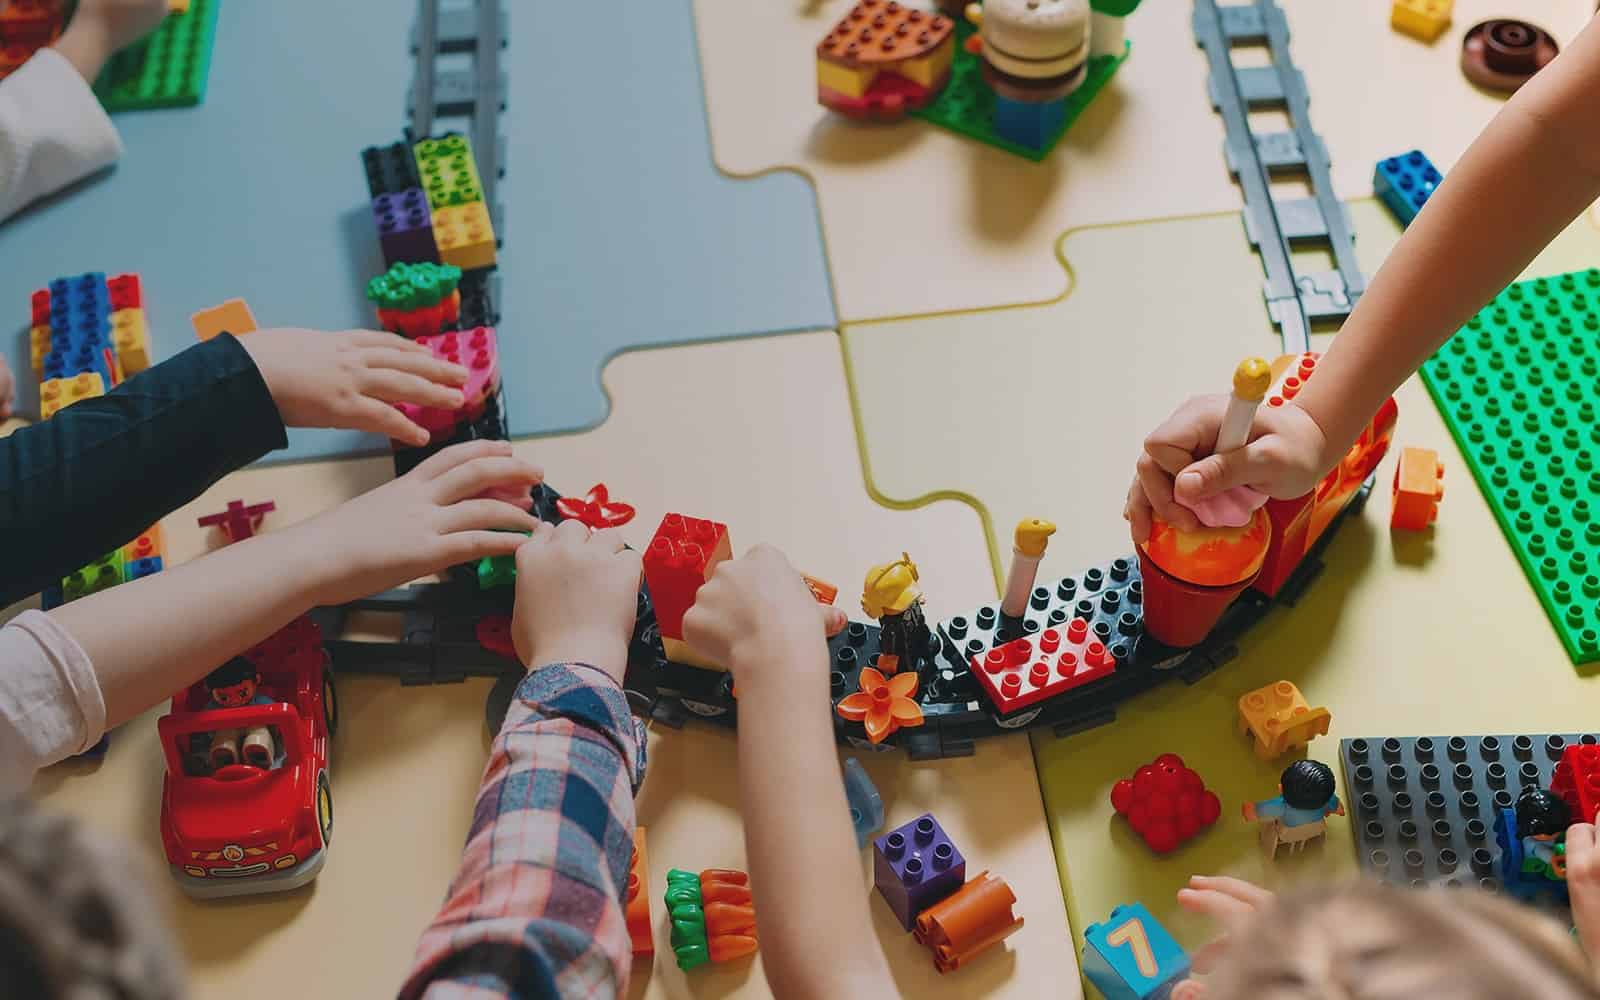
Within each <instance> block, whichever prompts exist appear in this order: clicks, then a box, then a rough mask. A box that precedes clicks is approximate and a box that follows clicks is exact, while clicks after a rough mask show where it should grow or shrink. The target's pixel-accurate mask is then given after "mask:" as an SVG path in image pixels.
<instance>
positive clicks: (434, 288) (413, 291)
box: [367, 262, 461, 312]
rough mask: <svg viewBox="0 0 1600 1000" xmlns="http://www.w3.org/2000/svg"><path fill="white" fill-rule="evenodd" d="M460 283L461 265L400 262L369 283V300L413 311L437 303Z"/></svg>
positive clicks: (392, 307) (386, 306)
mask: <svg viewBox="0 0 1600 1000" xmlns="http://www.w3.org/2000/svg"><path fill="white" fill-rule="evenodd" d="M460 283H461V268H459V267H454V266H452V265H450V264H432V263H420V264H408V263H404V262H402V263H399V264H395V265H393V266H391V267H390V268H389V270H387V271H385V272H384V273H382V274H380V275H378V276H377V277H376V278H373V279H372V280H371V281H369V282H367V300H368V301H369V302H373V303H375V304H376V305H377V307H378V308H379V309H398V310H400V311H402V312H410V311H411V310H413V309H426V308H428V307H430V306H436V305H438V304H439V303H440V302H443V301H444V300H445V299H447V298H449V297H450V296H451V295H452V294H453V293H454V292H455V290H456V286H458V285H459V284H460Z"/></svg>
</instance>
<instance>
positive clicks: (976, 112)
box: [911, 19, 1132, 163]
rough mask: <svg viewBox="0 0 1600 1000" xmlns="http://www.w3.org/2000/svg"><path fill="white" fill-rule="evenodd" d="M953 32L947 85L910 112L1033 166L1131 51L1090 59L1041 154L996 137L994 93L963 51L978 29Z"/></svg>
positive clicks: (1125, 47) (962, 26)
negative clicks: (1026, 161)
mask: <svg viewBox="0 0 1600 1000" xmlns="http://www.w3.org/2000/svg"><path fill="white" fill-rule="evenodd" d="M955 28H956V52H955V59H954V60H953V61H952V62H951V64H950V82H949V83H947V84H945V87H944V89H943V90H942V91H940V92H939V96H938V97H935V98H934V99H933V103H931V104H929V105H928V106H927V107H925V108H919V109H918V110H916V111H913V112H911V113H912V114H914V115H916V116H917V117H918V118H923V119H926V120H927V121H930V122H933V123H934V124H935V125H939V126H942V127H944V128H947V129H949V130H950V131H952V132H958V133H960V134H961V135H964V136H967V137H968V138H971V139H976V140H978V141H979V142H986V143H988V144H989V145H991V146H995V147H997V148H999V149H1003V150H1005V151H1006V152H1008V153H1015V154H1017V155H1018V156H1021V157H1024V158H1026V159H1029V160H1032V161H1034V162H1035V163H1037V162H1039V161H1040V160H1043V159H1044V158H1045V157H1047V156H1049V155H1050V152H1051V150H1053V149H1055V148H1056V144H1057V143H1058V142H1060V141H1061V137H1062V136H1063V135H1065V134H1066V131H1067V129H1069V128H1071V127H1072V123H1073V122H1075V121H1077V120H1078V116H1079V115H1081V114H1083V109H1084V108H1087V107H1088V106H1089V102H1090V101H1093V100H1094V99H1095V98H1096V97H1098V96H1100V91H1102V90H1104V89H1105V86H1106V84H1107V83H1109V82H1110V81H1111V78H1112V77H1113V76H1115V75H1116V72H1117V68H1118V67H1120V66H1121V65H1122V64H1123V62H1124V61H1125V60H1126V59H1127V58H1128V52H1129V51H1130V50H1131V48H1132V43H1130V42H1124V43H1123V44H1122V54H1121V55H1106V56H1095V57H1093V58H1091V59H1090V60H1089V68H1088V70H1087V71H1086V72H1085V74H1084V78H1083V83H1082V84H1080V85H1079V86H1078V89H1077V90H1074V91H1073V92H1072V93H1071V94H1070V95H1068V96H1067V107H1066V115H1065V116H1064V118H1063V120H1062V123H1061V131H1060V132H1057V133H1056V134H1055V135H1054V136H1053V137H1051V139H1050V141H1049V142H1047V143H1045V145H1044V148H1043V149H1034V148H1033V147H1031V146H1022V145H1018V144H1017V143H1014V142H1011V141H1010V140H1007V139H1002V138H1001V137H1000V136H998V135H995V133H994V127H993V124H992V123H993V121H994V91H993V90H990V89H989V85H988V84H987V83H984V82H983V57H982V56H978V55H973V54H972V53H971V52H968V51H967V48H966V43H967V39H968V38H969V37H971V36H972V35H973V34H975V33H976V32H977V30H978V29H977V28H974V27H973V26H972V25H971V24H968V23H967V22H966V21H965V20H962V19H957V20H956V25H955Z"/></svg>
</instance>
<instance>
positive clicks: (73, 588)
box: [61, 549, 123, 602]
mask: <svg viewBox="0 0 1600 1000" xmlns="http://www.w3.org/2000/svg"><path fill="white" fill-rule="evenodd" d="M122 581H123V571H122V550H121V549H118V550H117V551H115V552H113V553H111V554H110V555H108V556H102V557H101V558H99V559H96V560H95V561H94V562H92V563H90V564H89V565H87V566H85V567H84V568H83V569H80V570H78V571H77V572H76V573H73V574H72V575H71V576H67V577H63V578H62V579H61V600H62V601H63V602H66V601H76V600H77V599H78V598H80V597H88V596H89V595H90V594H97V593H99V592H100V591H102V590H110V589H111V588H112V587H115V586H117V585H118V584H120V583H122Z"/></svg>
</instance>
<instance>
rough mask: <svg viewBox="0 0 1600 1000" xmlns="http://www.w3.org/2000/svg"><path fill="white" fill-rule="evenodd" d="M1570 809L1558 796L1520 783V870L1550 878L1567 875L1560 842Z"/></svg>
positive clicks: (1518, 806)
mask: <svg viewBox="0 0 1600 1000" xmlns="http://www.w3.org/2000/svg"><path fill="white" fill-rule="evenodd" d="M1571 823H1572V810H1571V809H1570V808H1568V807H1567V803H1566V801H1565V800H1564V799H1562V798H1561V796H1559V795H1557V794H1556V793H1555V792H1552V791H1550V790H1549V789H1548V788H1540V787H1539V786H1538V785H1524V786H1523V788H1522V791H1521V792H1520V793H1519V794H1518V795H1517V836H1518V837H1521V838H1522V871H1523V873H1524V874H1527V875H1543V876H1544V877H1545V878H1548V879H1553V880H1564V879H1566V877H1567V855H1566V851H1565V849H1564V846H1563V844H1562V841H1563V840H1564V839H1565V838H1566V835H1567V827H1568V825H1570V824H1571Z"/></svg>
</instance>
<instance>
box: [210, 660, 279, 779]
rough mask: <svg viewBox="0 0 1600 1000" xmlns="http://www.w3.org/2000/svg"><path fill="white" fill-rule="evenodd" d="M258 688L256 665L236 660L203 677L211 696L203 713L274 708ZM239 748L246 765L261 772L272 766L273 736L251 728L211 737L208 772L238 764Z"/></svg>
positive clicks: (268, 732)
mask: <svg viewBox="0 0 1600 1000" xmlns="http://www.w3.org/2000/svg"><path fill="white" fill-rule="evenodd" d="M260 685H261V675H260V674H259V673H257V672H256V668H255V664H253V663H251V662H250V661H249V660H247V659H245V658H244V657H242V656H235V657H234V658H233V659H231V660H229V661H228V662H227V663H224V664H223V665H222V666H220V667H218V668H217V669H215V670H213V671H211V673H209V674H207V675H206V690H207V691H209V692H211V700H210V701H209V702H207V703H206V710H207V711H212V710H214V709H219V708H242V707H244V706H245V705H273V704H276V703H277V702H276V701H275V700H274V699H272V698H268V697H267V696H266V695H264V694H261V693H260V692H259V690H258V688H259V687H260ZM241 744H242V747H243V752H244V759H245V762H246V763H248V764H253V765H255V766H256V767H260V768H267V767H270V766H272V753H273V747H272V732H271V731H270V730H268V729H267V727H266V726H254V727H251V728H250V729H219V730H217V732H216V733H214V734H213V735H212V737H211V769H212V770H217V769H218V768H223V767H227V766H228V765H230V764H236V763H238V762H239V753H240V749H241Z"/></svg>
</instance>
